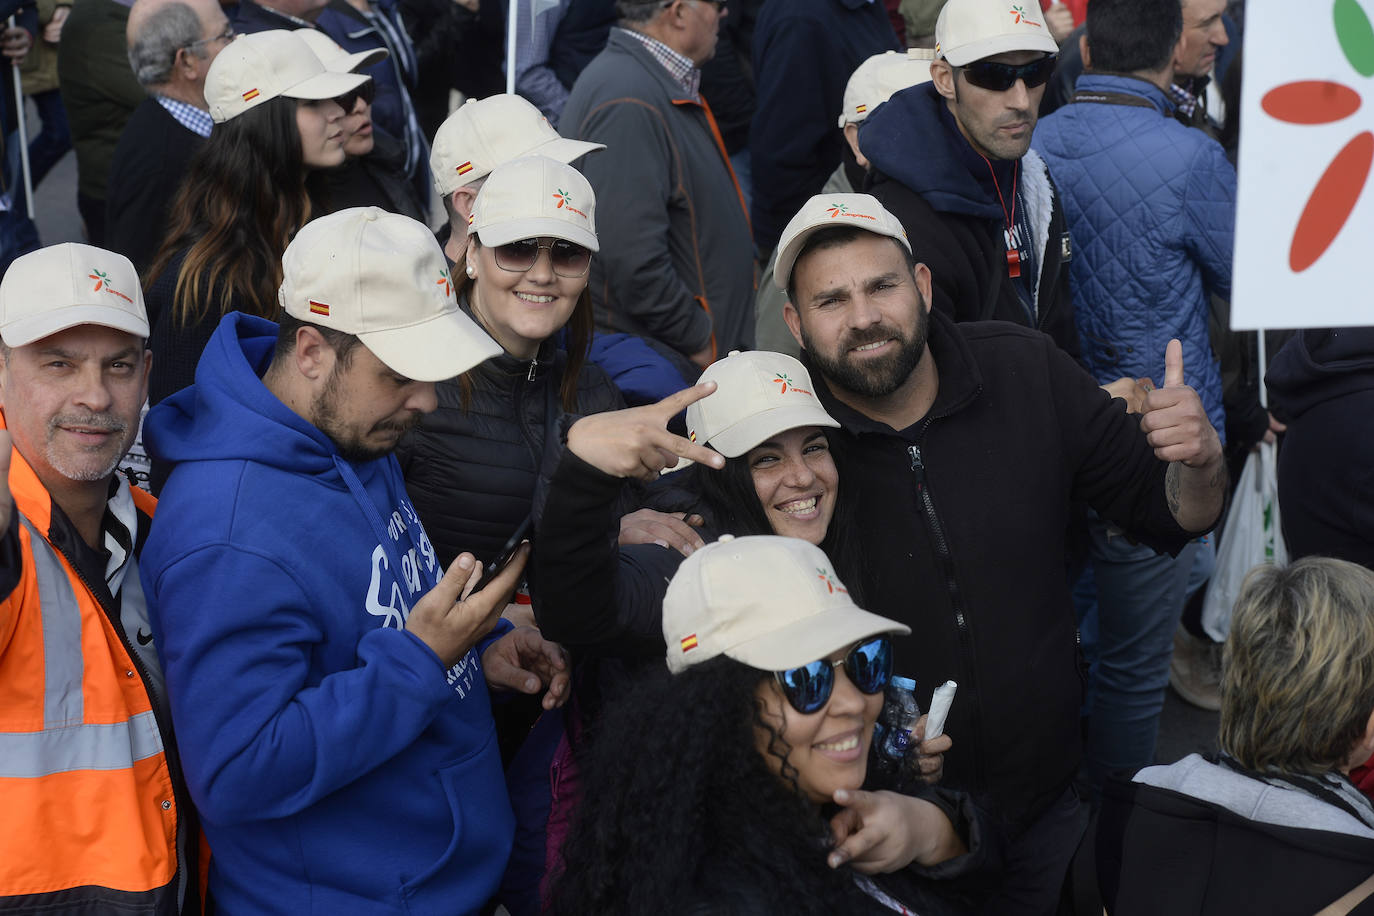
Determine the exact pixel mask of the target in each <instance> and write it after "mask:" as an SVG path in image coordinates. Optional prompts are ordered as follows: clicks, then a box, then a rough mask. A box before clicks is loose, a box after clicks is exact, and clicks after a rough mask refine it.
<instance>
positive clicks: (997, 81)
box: [959, 54, 1059, 92]
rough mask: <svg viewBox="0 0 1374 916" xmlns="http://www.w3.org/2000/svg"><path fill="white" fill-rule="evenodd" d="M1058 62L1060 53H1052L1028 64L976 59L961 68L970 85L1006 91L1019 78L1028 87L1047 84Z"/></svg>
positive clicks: (991, 90)
mask: <svg viewBox="0 0 1374 916" xmlns="http://www.w3.org/2000/svg"><path fill="white" fill-rule="evenodd" d="M1058 63H1059V55H1058V54H1051V55H1049V56H1048V57H1042V58H1040V59H1039V60H1034V61H1031V62H1030V63H1028V64H999V63H997V62H996V61H991V60H975V61H974V62H973V63H971V64H964V66H962V67H960V68H959V69H960V70H963V71H964V79H966V80H968V81H969V84H970V85H973V86H977V87H978V88H979V89H987V90H989V91H990V92H1006V91H1007V90H1008V89H1010V88H1011V87H1012V86H1015V85H1016V81H1017V80H1021V81H1023V82H1024V83H1025V84H1026V88H1027V89H1034V88H1036V87H1037V86H1043V85H1045V83H1047V82H1049V78H1050V76H1051V75H1052V74H1053V73H1054V68H1055V67H1056V66H1057V65H1058Z"/></svg>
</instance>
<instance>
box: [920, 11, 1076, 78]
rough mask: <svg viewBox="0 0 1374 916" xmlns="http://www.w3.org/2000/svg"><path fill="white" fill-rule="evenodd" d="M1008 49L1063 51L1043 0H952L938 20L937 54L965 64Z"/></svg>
mask: <svg viewBox="0 0 1374 916" xmlns="http://www.w3.org/2000/svg"><path fill="white" fill-rule="evenodd" d="M1008 51H1045V52H1047V53H1049V54H1057V53H1059V45H1058V43H1057V42H1055V40H1054V36H1052V35H1050V30H1049V27H1048V26H1046V25H1045V17H1044V15H1043V14H1042V13H1041V12H1040V2H1039V0H949V2H948V3H946V4H945V6H944V9H942V10H940V18H939V19H937V20H936V21H935V56H936V57H937V58H943V59H945V60H947V61H949V63H950V65H951V66H955V67H962V66H964V65H965V64H970V63H973V62H974V61H975V60H982V59H983V58H985V57H992V56H993V55H994V54H1005V53H1006V52H1008Z"/></svg>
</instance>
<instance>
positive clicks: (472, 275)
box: [467, 264, 477, 280]
mask: <svg viewBox="0 0 1374 916" xmlns="http://www.w3.org/2000/svg"><path fill="white" fill-rule="evenodd" d="M467 275H468V279H469V280H475V279H477V268H476V267H473V266H472V265H471V264H469V265H468V266H467Z"/></svg>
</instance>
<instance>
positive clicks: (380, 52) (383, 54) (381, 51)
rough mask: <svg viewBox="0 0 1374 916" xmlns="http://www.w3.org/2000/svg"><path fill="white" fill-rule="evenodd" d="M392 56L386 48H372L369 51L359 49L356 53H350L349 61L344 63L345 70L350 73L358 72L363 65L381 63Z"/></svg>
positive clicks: (368, 65)
mask: <svg viewBox="0 0 1374 916" xmlns="http://www.w3.org/2000/svg"><path fill="white" fill-rule="evenodd" d="M390 56H391V54H390V53H389V52H388V51H387V49H386V48H372V49H371V50H368V51H358V52H357V53H355V54H350V55H348V59H347V63H346V64H345V65H344V67H343V70H344V71H346V72H348V73H357V72H358V71H359V70H361V69H362V68H363V67H370V66H372V65H373V64H380V63H381V62H382V61H384V60H386V59H387V58H388V57H390Z"/></svg>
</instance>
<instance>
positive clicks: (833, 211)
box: [826, 204, 878, 223]
mask: <svg viewBox="0 0 1374 916" xmlns="http://www.w3.org/2000/svg"><path fill="white" fill-rule="evenodd" d="M826 212H828V213H829V214H830V218H831V219H836V218H837V217H841V216H850V217H853V218H854V219H871V220H873V221H874V222H875V223H876V222H877V221H878V217H876V216H869V215H868V214H867V213H850V212H849V205H848V204H831V205H830V206H829V207H827V208H826Z"/></svg>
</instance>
